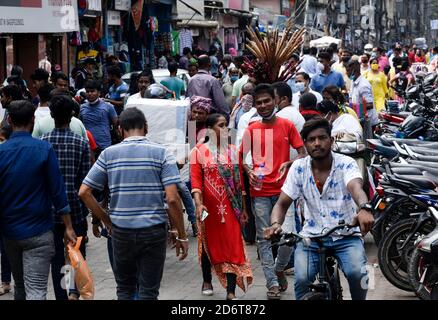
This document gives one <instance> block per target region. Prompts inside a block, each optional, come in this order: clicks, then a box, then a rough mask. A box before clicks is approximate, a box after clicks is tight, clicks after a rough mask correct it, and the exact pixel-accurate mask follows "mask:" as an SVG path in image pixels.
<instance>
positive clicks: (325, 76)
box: [310, 52, 346, 93]
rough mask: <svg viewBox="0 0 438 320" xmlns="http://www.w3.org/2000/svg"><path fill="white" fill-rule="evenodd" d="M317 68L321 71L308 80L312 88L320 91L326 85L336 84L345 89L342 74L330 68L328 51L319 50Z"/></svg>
mask: <svg viewBox="0 0 438 320" xmlns="http://www.w3.org/2000/svg"><path fill="white" fill-rule="evenodd" d="M318 68H319V69H320V70H321V73H320V74H318V75H316V76H315V77H313V78H312V81H311V82H310V88H311V89H312V90H314V91H317V92H319V93H322V90H324V88H325V87H327V86H337V87H338V88H341V89H342V90H346V87H345V81H344V78H343V77H342V74H341V73H339V72H337V71H334V70H332V68H331V56H330V53H328V52H321V53H320V54H319V55H318Z"/></svg>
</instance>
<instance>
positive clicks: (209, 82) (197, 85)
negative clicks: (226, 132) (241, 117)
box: [187, 70, 230, 119]
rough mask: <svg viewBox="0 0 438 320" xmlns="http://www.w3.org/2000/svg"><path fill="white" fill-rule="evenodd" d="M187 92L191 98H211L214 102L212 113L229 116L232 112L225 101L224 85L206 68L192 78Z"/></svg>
mask: <svg viewBox="0 0 438 320" xmlns="http://www.w3.org/2000/svg"><path fill="white" fill-rule="evenodd" d="M187 94H188V96H189V97H190V98H191V97H193V96H201V97H204V98H210V99H211V100H212V102H213V106H212V110H211V111H212V113H213V112H218V113H220V114H223V115H225V116H226V117H227V119H228V116H229V114H230V108H229V106H228V105H227V103H226V101H225V96H224V92H223V91H222V86H221V85H220V83H219V80H217V79H216V78H215V77H213V76H212V75H210V74H209V73H208V72H207V71H205V70H199V72H198V73H197V74H196V75H194V76H193V78H192V79H190V82H189V86H188V89H187Z"/></svg>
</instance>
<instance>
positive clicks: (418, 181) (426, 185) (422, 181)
mask: <svg viewBox="0 0 438 320" xmlns="http://www.w3.org/2000/svg"><path fill="white" fill-rule="evenodd" d="M394 177H396V178H397V179H400V180H405V181H408V182H411V183H413V184H414V185H416V186H418V187H419V188H422V189H430V190H433V189H435V188H436V185H435V183H434V182H433V181H431V180H429V179H427V178H426V177H425V176H405V175H400V174H397V173H395V174H394Z"/></svg>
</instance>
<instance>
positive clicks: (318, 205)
mask: <svg viewBox="0 0 438 320" xmlns="http://www.w3.org/2000/svg"><path fill="white" fill-rule="evenodd" d="M332 156H333V161H332V167H331V171H330V174H329V176H328V177H327V180H326V181H325V183H324V186H323V188H322V193H320V192H319V190H318V188H317V185H316V183H315V178H314V177H313V172H312V158H311V157H310V156H307V157H305V158H303V159H298V160H296V161H295V162H294V163H293V164H292V167H291V168H290V170H289V172H288V174H287V178H286V181H285V183H284V185H283V187H282V188H281V191H283V192H284V193H285V194H286V195H287V196H288V197H289V198H291V199H292V200H296V199H298V198H302V199H303V200H304V203H305V210H304V219H305V220H304V227H303V230H302V231H301V232H300V233H301V234H302V235H303V236H306V237H308V236H312V235H317V234H321V233H322V232H323V230H328V229H331V228H333V227H335V226H337V225H338V224H339V222H340V221H341V220H344V221H345V223H348V224H350V223H351V222H352V221H353V219H354V217H355V216H356V212H357V206H356V203H355V202H354V199H353V197H352V195H351V193H350V192H349V191H348V188H347V186H348V184H349V183H350V181H352V180H353V179H357V178H359V179H362V175H361V173H360V171H359V168H358V166H357V163H356V161H355V160H354V159H353V158H350V157H347V156H344V155H341V154H337V153H334V152H332ZM352 231H359V229H358V228H354V229H351V230H350V231H349V233H351V232H352Z"/></svg>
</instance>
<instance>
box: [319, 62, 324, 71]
mask: <svg viewBox="0 0 438 320" xmlns="http://www.w3.org/2000/svg"><path fill="white" fill-rule="evenodd" d="M318 69H319V70H320V71H324V69H325V66H324V65H323V64H322V63H321V62H318Z"/></svg>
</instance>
